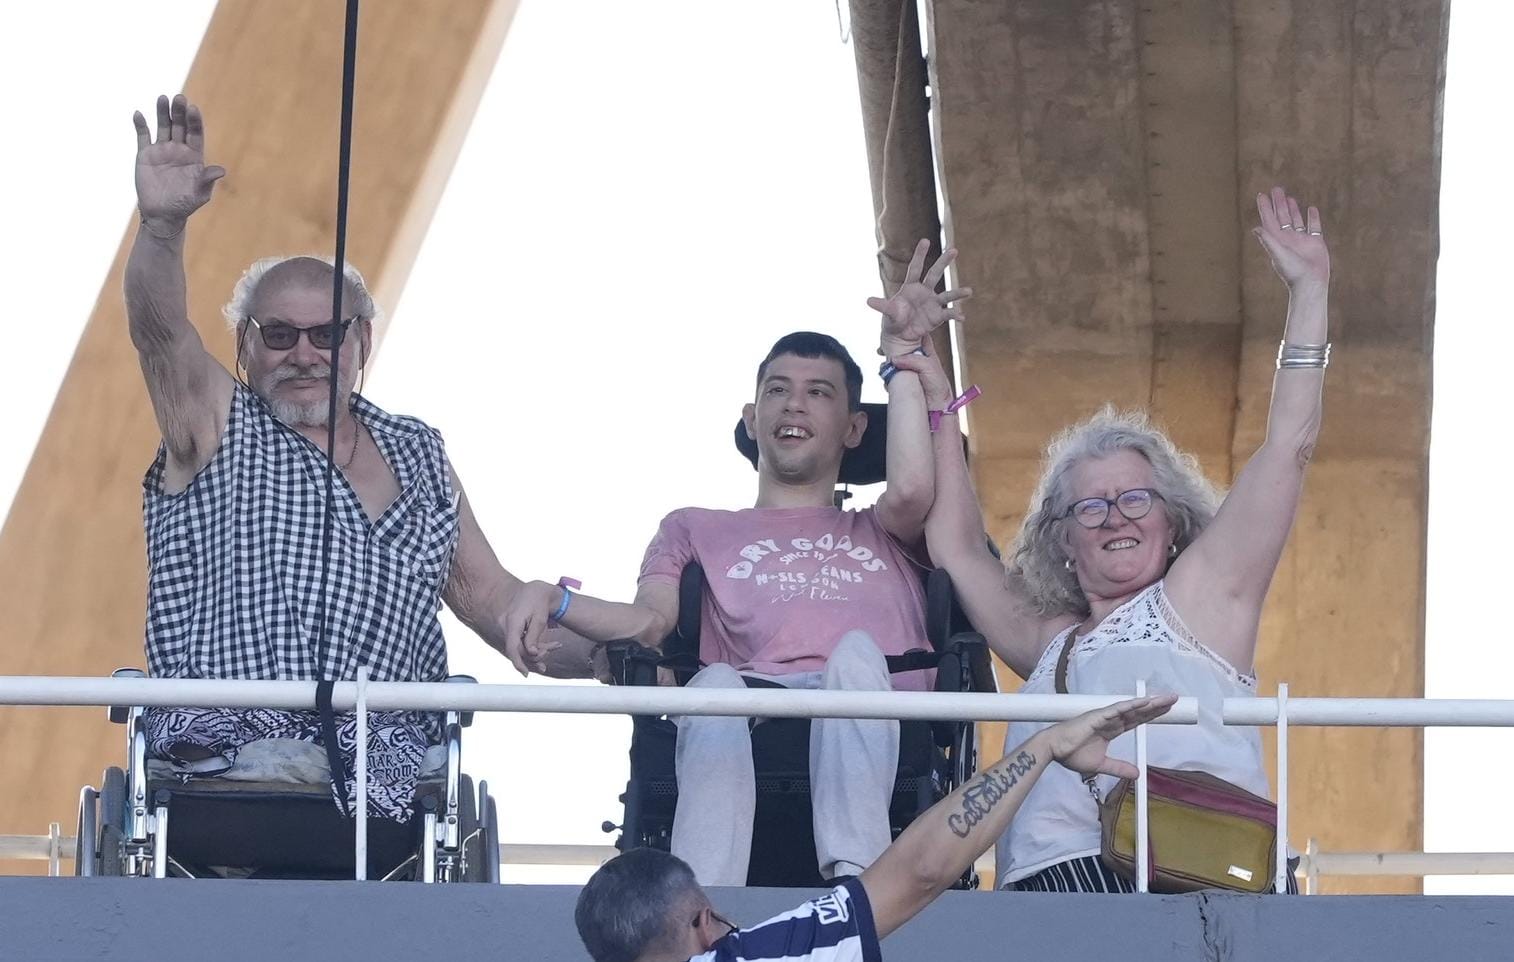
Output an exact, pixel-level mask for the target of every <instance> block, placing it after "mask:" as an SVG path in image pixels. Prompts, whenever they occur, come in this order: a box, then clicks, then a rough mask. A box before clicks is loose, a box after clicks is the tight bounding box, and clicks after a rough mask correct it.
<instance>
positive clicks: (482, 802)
mask: <svg viewBox="0 0 1514 962" xmlns="http://www.w3.org/2000/svg"><path fill="white" fill-rule="evenodd" d="M466 851H467V854H468V872H467V875H466V876H465V878H464V881H468V882H487V883H489V884H490V885H498V884H499V811H498V809H497V808H496V807H495V804H494V796H493V795H490V794H489V783H488V782H479V783H478V831H477V834H476V835H475V836H474V838H473V839H472V840H471V841H470V842H469V843H468V847H467V850H466Z"/></svg>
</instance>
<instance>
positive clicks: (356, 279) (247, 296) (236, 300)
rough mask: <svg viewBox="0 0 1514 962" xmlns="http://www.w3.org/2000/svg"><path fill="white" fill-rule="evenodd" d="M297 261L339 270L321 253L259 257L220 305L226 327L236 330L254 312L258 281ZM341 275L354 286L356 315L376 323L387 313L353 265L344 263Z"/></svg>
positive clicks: (351, 286) (244, 272)
mask: <svg viewBox="0 0 1514 962" xmlns="http://www.w3.org/2000/svg"><path fill="white" fill-rule="evenodd" d="M298 260H312V261H320V262H321V263H322V264H325V265H326V266H327V267H329V268H331V269H333V270H335V269H336V262H335V261H333V260H332V259H331V258H330V257H326V256H324V255H321V254H280V255H277V256H274V257H260V258H258V259H257V260H255V261H253V262H252V264H251V265H250V266H249V267H248V268H247V270H245V271H243V272H242V276H241V277H240V278H238V279H237V283H236V286H235V287H233V288H232V289H231V300H229V301H227V302H226V305H225V306H224V307H222V308H221V316H222V317H224V318H226V326H227V327H229V328H231V329H232V330H233V331H235V330H236V329H237V327H238V326H239V325H240V324H242V322H244V321H246V320H247V318H248V316H249V315H250V314H251V307H252V298H253V295H254V294H256V293H257V290H258V284H260V283H262V280H263V278H264V277H266V276H267V275H268V272H269V271H271V270H273V269H274V268H275V267H278V266H279V265H280V264H287V263H288V262H290V261H298ZM342 276H343V277H345V278H346V279H347V285H348V286H349V287H350V288H351V289H352V295H353V301H354V305H353V306H354V307H356V308H357V316H358V317H359V318H361V319H363V320H365V321H370V322H373V323H377V322H378V321H379V320H380V319H381V318H382V317H383V316H384V312H383V311H382V310H381V309H380V308H379V306H378V303H377V302H375V301H374V299H373V295H372V294H371V293H369V291H368V284H367V282H366V281H364V280H363V275H362V273H361V272H360V271H359V270H358V269H357V268H356V267H353V266H352V265H351V264H343V265H342Z"/></svg>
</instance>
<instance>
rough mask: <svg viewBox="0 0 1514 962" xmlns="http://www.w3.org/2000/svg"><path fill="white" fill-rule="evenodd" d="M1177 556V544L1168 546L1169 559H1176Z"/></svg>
mask: <svg viewBox="0 0 1514 962" xmlns="http://www.w3.org/2000/svg"><path fill="white" fill-rule="evenodd" d="M1177 556H1178V546H1177V544H1176V543H1173V544H1170V545H1168V546H1167V557H1169V558H1176V557H1177Z"/></svg>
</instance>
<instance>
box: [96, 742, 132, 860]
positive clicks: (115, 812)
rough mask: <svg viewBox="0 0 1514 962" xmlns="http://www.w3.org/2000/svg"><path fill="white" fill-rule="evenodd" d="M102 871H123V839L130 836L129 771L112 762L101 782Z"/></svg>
mask: <svg viewBox="0 0 1514 962" xmlns="http://www.w3.org/2000/svg"><path fill="white" fill-rule="evenodd" d="M99 811H100V842H99V844H98V845H97V846H96V857H97V858H98V860H99V866H98V868H97V871H96V874H98V875H120V874H121V842H122V840H123V839H124V838H125V837H126V773H125V772H123V771H121V769H119V768H116V767H115V766H112V767H110V768H107V769H106V770H105V779H104V781H103V782H102V783H101V785H100V809H99Z"/></svg>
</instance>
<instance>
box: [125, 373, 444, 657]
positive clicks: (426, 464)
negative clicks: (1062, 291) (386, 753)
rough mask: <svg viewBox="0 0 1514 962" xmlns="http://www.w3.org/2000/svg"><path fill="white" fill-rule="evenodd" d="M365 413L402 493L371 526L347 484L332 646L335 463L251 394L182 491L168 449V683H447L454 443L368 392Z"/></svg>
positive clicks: (147, 503) (156, 611)
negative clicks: (444, 606)
mask: <svg viewBox="0 0 1514 962" xmlns="http://www.w3.org/2000/svg"><path fill="white" fill-rule="evenodd" d="M352 413H353V415H354V416H355V417H356V418H357V419H358V421H359V422H361V423H362V425H363V427H365V428H367V429H368V433H369V434H370V435H371V436H372V437H373V440H374V441H375V442H376V443H377V445H378V448H379V451H380V452H381V453H382V454H383V456H384V459H385V460H386V461H388V463H389V466H390V468H391V469H393V471H394V475H395V478H396V479H397V480H398V482H399V487H400V495H399V497H398V498H396V499H395V501H394V503H393V504H391V505H390V506H389V507H388V508H387V509H386V510H385V511H384V513H383V515H382V516H381V517H380V518H379V519H378V521H376V522H369V520H368V516H367V515H366V514H365V513H364V512H363V506H362V504H361V503H360V502H359V501H358V498H357V495H356V494H355V493H354V492H353V490H352V488H351V487H350V486H349V485H348V484H347V482H346V479H345V478H343V477H342V476H341V473H340V472H338V474H337V478H336V495H335V498H336V501H335V509H336V510H335V520H334V524H333V534H332V555H331V574H330V595H329V597H330V604H331V612H332V614H331V617H332V626H331V636H330V637H331V643H330V644H329V645H328V646H327V647H326V663H325V664H324V665H323V666H320V667H317V665H316V652H317V650H318V648H317V638H316V632H317V630H318V628H319V626H320V612H319V598H320V582H321V524H322V516H323V514H324V511H325V493H326V480H325V479H326V474H325V472H326V457H325V454H324V452H322V451H321V450H320V449H319V448H317V447H316V446H315V445H314V444H312V443H311V442H310V441H308V440H306V439H305V438H304V437H302V436H301V435H300V434H298V433H297V432H295V431H294V430H293V429H291V428H289V427H288V426H286V425H284V424H283V423H282V422H280V421H279V420H278V419H276V418H275V417H274V416H273V415H272V413H270V412H269V410H268V408H267V407H266V406H265V405H264V403H263V402H262V401H261V400H260V399H259V398H258V397H257V396H256V395H255V394H253V393H252V392H251V391H249V390H247V389H246V388H244V387H242V386H241V385H238V386H237V387H236V391H235V394H234V395H233V397H232V402H231V416H230V418H229V419H228V421H227V424H226V431H225V434H224V435H223V436H222V438H221V446H220V448H219V449H218V450H217V451H216V454H215V457H213V458H212V459H211V461H210V463H209V464H208V465H206V466H205V468H204V469H203V470H202V471H201V472H200V473H199V474H198V475H197V476H196V477H195V478H194V480H193V481H191V482H190V485H189V487H188V488H187V489H186V490H184V491H183V492H181V493H179V494H165V493H164V492H163V468H164V459H165V452H164V451H163V449H161V448H160V449H159V451H158V457H157V460H156V461H154V462H153V465H152V467H151V468H150V469H148V472H147V477H146V479H145V480H144V482H143V484H144V488H145V492H144V495H143V506H142V510H143V517H144V521H145V523H146V527H147V561H148V576H147V664H148V669H149V671H150V673H151V674H152V675H154V676H156V677H167V678H256V679H303V680H310V679H315V678H318V677H319V676H321V675H325V676H327V677H330V678H335V679H338V680H350V679H352V678H353V677H355V675H356V672H357V668H358V666H359V665H362V664H365V665H367V666H368V668H369V671H370V672H371V673H372V676H373V678H374V680H375V681H440V680H442V679H444V678H446V676H447V650H446V646H445V644H444V642H443V640H442V629H441V624H440V623H439V622H438V620H437V617H436V616H437V611H438V609H439V607H440V604H441V591H442V586H443V585H444V584H445V583H446V579H447V572H448V569H449V567H450V565H451V561H452V553H453V550H454V549H455V547H456V545H457V535H458V510H457V495H456V493H455V492H454V491H453V488H452V483H451V478H450V475H449V474H448V470H447V459H446V455H445V453H444V451H443V448H442V440H441V435H440V434H438V433H437V432H436V431H435V430H433V429H432V428H430V427H427V426H426V425H425V424H423V423H422V422H420V421H418V420H416V419H414V418H407V417H396V416H393V415H390V414H386V413H385V412H383V411H381V410H379V409H378V408H377V407H375V406H374V405H372V404H370V403H369V402H368V401H366V400H364V399H363V398H361V397H359V396H357V395H353V399H352Z"/></svg>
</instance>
